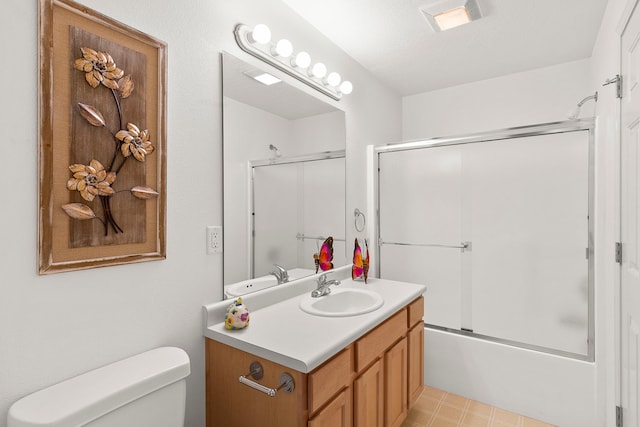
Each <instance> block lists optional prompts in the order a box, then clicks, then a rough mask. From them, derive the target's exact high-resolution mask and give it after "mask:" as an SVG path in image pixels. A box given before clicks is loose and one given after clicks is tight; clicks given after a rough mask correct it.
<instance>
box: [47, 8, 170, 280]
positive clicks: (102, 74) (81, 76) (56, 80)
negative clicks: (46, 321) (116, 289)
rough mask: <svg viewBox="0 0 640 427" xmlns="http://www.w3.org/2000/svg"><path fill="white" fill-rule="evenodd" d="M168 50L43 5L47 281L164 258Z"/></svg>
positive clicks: (83, 12) (81, 11) (111, 24)
mask: <svg viewBox="0 0 640 427" xmlns="http://www.w3.org/2000/svg"><path fill="white" fill-rule="evenodd" d="M166 49H167V46H166V44H165V43H163V42H161V41H159V40H157V39H155V38H152V37H150V36H148V35H146V34H144V33H141V32H139V31H137V30H134V29H132V28H130V27H128V26H126V25H124V24H122V23H119V22H117V21H114V20H112V19H110V18H108V17H106V16H104V15H102V14H100V13H98V12H96V11H93V10H90V9H88V8H86V7H84V6H82V5H80V4H78V3H75V2H73V1H71V0H40V87H39V89H40V92H39V113H40V118H39V120H40V128H39V131H40V132H39V170H38V171H39V254H38V271H39V273H40V274H49V273H56V272H62V271H69V270H78V269H86V268H93V267H101V266H107V265H115V264H124V263H131V262H141V261H150V260H158V259H164V258H166V243H165V241H166V230H165V227H166V151H165V138H166V125H165V121H166V106H165V102H166V91H165V87H166V86H165V85H166Z"/></svg>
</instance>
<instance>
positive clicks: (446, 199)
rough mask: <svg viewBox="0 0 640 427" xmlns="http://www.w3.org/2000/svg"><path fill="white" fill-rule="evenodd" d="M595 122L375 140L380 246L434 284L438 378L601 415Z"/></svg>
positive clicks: (521, 407) (391, 262) (401, 268)
mask: <svg viewBox="0 0 640 427" xmlns="http://www.w3.org/2000/svg"><path fill="white" fill-rule="evenodd" d="M594 130H595V129H594V121H593V120H570V121H565V122H557V123H547V124H541V125H534V126H525V127H520V128H512V129H506V130H501V131H496V132H487V133H483V134H478V135H467V136H460V137H452V138H436V139H429V140H424V141H414V142H405V143H398V144H389V145H385V146H378V147H373V146H371V147H369V152H368V154H369V161H368V169H369V175H370V178H371V180H370V181H371V182H372V183H373V185H372V186H371V187H370V189H369V192H370V194H369V195H370V197H369V200H370V204H371V205H370V206H369V212H377V215H376V218H375V219H374V220H375V224H374V226H373V230H371V231H372V233H373V235H374V236H375V239H376V243H377V244H370V245H369V248H370V250H371V255H372V260H375V261H376V262H375V264H374V268H375V271H376V273H377V274H378V275H379V277H381V278H385V279H394V280H401V281H408V282H416V283H423V284H425V285H427V293H426V298H425V315H424V319H425V383H426V384H427V385H430V386H433V387H437V388H440V389H443V390H446V391H449V392H453V393H456V394H460V395H463V396H466V397H469V398H471V399H476V400H480V401H483V402H486V403H489V404H492V405H495V406H498V407H502V408H505V409H508V410H512V411H516V412H519V413H522V414H524V415H527V416H531V417H533V418H537V419H542V420H544V421H547V422H550V423H553V424H557V425H561V426H581V427H586V426H592V425H595V424H594V423H595V422H596V421H595V420H596V418H597V417H596V415H595V411H596V409H595V408H596V402H595V400H594V399H595V396H596V381H597V379H596V378H597V375H596V363H595V357H594V354H595V340H594V338H595V332H594V280H593V277H594V275H593V270H594V268H593V266H594V257H593V219H594V216H593V212H594V203H593V188H594V174H593V170H594Z"/></svg>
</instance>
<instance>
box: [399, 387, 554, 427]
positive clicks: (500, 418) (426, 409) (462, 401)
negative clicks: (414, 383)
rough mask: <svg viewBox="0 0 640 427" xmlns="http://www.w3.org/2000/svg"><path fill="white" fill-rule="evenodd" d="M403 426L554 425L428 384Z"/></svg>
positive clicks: (481, 426)
mask: <svg viewBox="0 0 640 427" xmlns="http://www.w3.org/2000/svg"><path fill="white" fill-rule="evenodd" d="M401 427H554V426H552V425H551V424H547V423H544V422H542V421H537V420H534V419H532V418H527V417H524V416H522V415H518V414H514V413H513V412H507V411H505V410H502V409H499V408H494V407H493V406H489V405H486V404H484V403H480V402H477V401H475V400H470V399H466V398H464V397H460V396H457V395H455V394H450V393H447V392H445V391H441V390H438V389H435V388H431V387H425V388H424V391H423V392H422V395H421V396H420V397H419V398H418V401H417V402H416V403H415V405H414V406H413V408H412V409H411V411H409V414H408V415H407V419H406V420H405V421H404V423H402V426H401Z"/></svg>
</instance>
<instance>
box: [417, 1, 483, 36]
mask: <svg viewBox="0 0 640 427" xmlns="http://www.w3.org/2000/svg"><path fill="white" fill-rule="evenodd" d="M420 12H422V14H423V15H424V17H425V18H426V19H427V22H429V24H430V25H431V27H432V28H433V29H434V30H435V31H445V30H449V29H451V28H455V27H459V26H460V25H464V24H467V23H469V22H471V21H475V20H476V19H480V18H482V12H481V11H480V6H478V3H477V2H476V0H440V1H437V2H435V3H431V4H428V5H425V6H422V7H420Z"/></svg>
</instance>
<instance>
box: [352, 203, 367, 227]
mask: <svg viewBox="0 0 640 427" xmlns="http://www.w3.org/2000/svg"><path fill="white" fill-rule="evenodd" d="M353 216H354V219H353V225H354V227H355V229H356V231H357V232H361V231H364V227H365V226H366V225H367V218H366V217H365V216H364V214H363V213H362V212H360V209H358V208H356V210H355V211H353ZM360 222H362V225H360V226H359V225H358V223H360Z"/></svg>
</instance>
